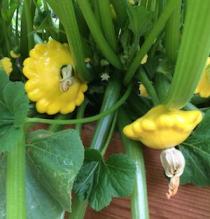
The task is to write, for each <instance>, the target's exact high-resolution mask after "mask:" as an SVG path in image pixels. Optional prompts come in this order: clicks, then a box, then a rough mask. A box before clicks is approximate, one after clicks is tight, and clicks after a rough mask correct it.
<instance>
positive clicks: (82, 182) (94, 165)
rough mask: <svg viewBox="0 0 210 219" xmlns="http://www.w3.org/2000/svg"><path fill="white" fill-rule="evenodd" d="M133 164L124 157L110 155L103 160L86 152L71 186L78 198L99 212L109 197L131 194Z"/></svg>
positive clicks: (94, 152)
mask: <svg viewBox="0 0 210 219" xmlns="http://www.w3.org/2000/svg"><path fill="white" fill-rule="evenodd" d="M134 179H135V164H134V162H133V161H132V160H131V159H130V158H129V157H128V156H126V155H123V154H117V155H112V156H110V158H109V159H108V160H107V161H104V160H103V158H102V157H101V155H100V153H99V152H98V151H96V150H93V149H89V150H87V151H86V156H85V163H84V165H83V167H82V169H81V171H80V173H79V175H78V177H77V180H76V182H75V185H74V190H75V192H76V193H77V194H78V195H79V197H81V198H83V199H86V198H88V200H89V204H90V206H91V207H92V208H93V209H94V210H96V211H99V210H101V209H102V208H104V207H106V206H107V205H109V203H110V202H111V200H112V198H114V197H123V196H128V195H130V194H131V192H132V191H133V185H134Z"/></svg>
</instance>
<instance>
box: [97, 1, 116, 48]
mask: <svg viewBox="0 0 210 219" xmlns="http://www.w3.org/2000/svg"><path fill="white" fill-rule="evenodd" d="M97 2H98V6H99V7H98V8H99V12H100V17H101V19H100V20H101V25H102V28H103V32H104V35H105V37H106V40H107V42H109V44H110V46H111V47H112V49H113V50H114V51H117V39H116V34H115V29H114V25H113V22H112V13H111V7H110V2H109V0H103V1H97Z"/></svg>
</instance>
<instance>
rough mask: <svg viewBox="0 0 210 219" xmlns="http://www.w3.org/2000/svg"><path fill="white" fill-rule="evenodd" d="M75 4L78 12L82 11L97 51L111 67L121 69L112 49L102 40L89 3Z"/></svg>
mask: <svg viewBox="0 0 210 219" xmlns="http://www.w3.org/2000/svg"><path fill="white" fill-rule="evenodd" d="M77 3H78V5H79V7H80V10H81V11H82V14H83V16H84V18H85V20H86V22H87V25H88V27H89V29H90V32H91V34H92V36H93V38H94V40H95V42H96V44H97V46H98V47H99V49H100V50H101V52H102V53H103V55H104V56H105V57H106V59H107V60H108V61H109V62H110V63H111V64H112V65H113V66H115V67H116V68H118V69H121V68H122V65H121V62H120V59H119V57H118V56H117V55H116V54H115V52H114V51H113V49H112V48H111V47H110V45H109V44H108V42H107V41H106V39H105V38H104V35H103V33H102V31H101V28H100V26H99V24H98V22H97V20H96V19H95V15H94V13H93V11H92V9H91V6H90V3H89V1H87V0H78V1H77ZM103 19H105V18H103Z"/></svg>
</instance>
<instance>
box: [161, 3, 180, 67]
mask: <svg viewBox="0 0 210 219" xmlns="http://www.w3.org/2000/svg"><path fill="white" fill-rule="evenodd" d="M181 5H182V1H181V0H179V4H178V6H177V8H176V9H175V10H174V12H173V13H172V15H171V17H170V18H169V20H168V22H167V24H166V34H165V48H166V55H167V56H168V58H169V59H170V60H171V61H172V62H174V63H175V62H176V58H177V53H178V49H179V44H180V28H181Z"/></svg>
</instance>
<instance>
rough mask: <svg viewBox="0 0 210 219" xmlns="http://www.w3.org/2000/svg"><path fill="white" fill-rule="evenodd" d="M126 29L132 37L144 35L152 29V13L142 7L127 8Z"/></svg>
mask: <svg viewBox="0 0 210 219" xmlns="http://www.w3.org/2000/svg"><path fill="white" fill-rule="evenodd" d="M127 10H128V18H129V26H128V28H129V29H130V30H131V31H132V32H133V34H134V35H137V36H141V35H144V34H145V33H146V32H147V31H148V30H149V28H151V27H152V18H153V13H152V12H150V11H148V10H147V9H146V8H144V7H142V6H131V5H129V6H128V9H127Z"/></svg>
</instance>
